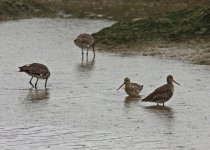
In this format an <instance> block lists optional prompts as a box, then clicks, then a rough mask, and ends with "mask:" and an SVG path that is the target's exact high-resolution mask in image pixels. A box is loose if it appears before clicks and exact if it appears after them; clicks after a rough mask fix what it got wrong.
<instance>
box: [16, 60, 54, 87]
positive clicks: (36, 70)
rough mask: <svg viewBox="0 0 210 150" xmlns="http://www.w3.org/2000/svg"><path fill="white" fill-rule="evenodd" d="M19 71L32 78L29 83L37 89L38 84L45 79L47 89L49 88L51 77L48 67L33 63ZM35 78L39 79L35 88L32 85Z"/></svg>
mask: <svg viewBox="0 0 210 150" xmlns="http://www.w3.org/2000/svg"><path fill="white" fill-rule="evenodd" d="M19 69H20V71H19V72H25V73H27V74H28V75H30V76H31V80H30V81H29V83H30V84H31V85H32V86H33V87H35V89H36V88H37V82H38V80H39V79H45V89H46V88H47V87H46V86H47V80H48V78H49V77H50V71H49V69H48V68H47V66H45V65H43V64H40V63H33V64H28V65H24V66H22V67H19ZM33 77H35V78H37V80H36V83H35V86H34V85H33V84H32V83H31V81H32V79H33Z"/></svg>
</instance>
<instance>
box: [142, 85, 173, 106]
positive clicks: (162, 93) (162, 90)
mask: <svg viewBox="0 0 210 150" xmlns="http://www.w3.org/2000/svg"><path fill="white" fill-rule="evenodd" d="M172 95H173V92H172V90H171V88H170V87H168V85H167V84H165V85H163V86H161V87H159V88H157V89H156V90H155V91H153V92H152V93H151V94H149V95H148V96H147V97H145V98H144V99H142V101H151V102H155V101H159V100H165V99H169V98H171V96H172Z"/></svg>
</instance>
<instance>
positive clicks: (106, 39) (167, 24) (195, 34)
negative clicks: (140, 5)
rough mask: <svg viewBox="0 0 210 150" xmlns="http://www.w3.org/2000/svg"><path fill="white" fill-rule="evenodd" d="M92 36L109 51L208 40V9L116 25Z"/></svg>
mask: <svg viewBox="0 0 210 150" xmlns="http://www.w3.org/2000/svg"><path fill="white" fill-rule="evenodd" d="M93 35H94V37H95V38H96V40H97V44H98V45H100V46H101V47H109V48H111V49H114V48H118V47H122V46H126V47H128V46H131V47H135V46H136V45H142V44H150V43H156V42H157V43H158V42H160V41H161V42H167V43H168V42H182V41H185V40H189V39H192V38H207V37H209V36H210V7H193V8H189V9H185V10H181V11H177V12H170V13H165V14H163V15H156V16H154V17H147V18H145V19H142V20H137V21H127V22H119V23H115V24H114V25H112V26H111V27H107V28H104V29H102V30H101V31H99V32H98V33H95V34H93Z"/></svg>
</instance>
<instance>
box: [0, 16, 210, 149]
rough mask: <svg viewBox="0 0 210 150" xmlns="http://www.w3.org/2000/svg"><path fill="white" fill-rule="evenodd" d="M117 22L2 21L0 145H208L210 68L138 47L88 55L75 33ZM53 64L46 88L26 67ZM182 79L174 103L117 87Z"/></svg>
mask: <svg viewBox="0 0 210 150" xmlns="http://www.w3.org/2000/svg"><path fill="white" fill-rule="evenodd" d="M111 23H112V22H109V21H100V20H77V19H69V20H62V19H54V20H52V19H29V20H19V21H8V22H4V23H1V24H0V45H1V48H0V52H1V56H0V63H1V66H0V72H1V73H0V83H1V88H0V89H1V90H0V104H1V105H0V149H1V150H4V149H5V150H6V149H13V150H15V149H22V150H24V149H26V150H27V149H36V150H37V149H42V150H43V149H53V150H57V149H63V150H69V149H91V150H94V149H96V150H98V149H126V150H127V149H132V150H134V149H144V150H145V149H161V150H162V149H167V150H169V149H170V150H174V149H176V150H177V149H178V150H179V149H184V150H186V149H189V150H191V149H193V150H195V149H208V148H209V147H210V143H209V141H210V126H209V124H210V118H209V114H210V109H209V107H210V101H209V97H210V93H209V91H210V86H209V83H210V78H209V74H210V67H209V66H199V65H192V64H187V63H182V62H178V61H171V60H165V59H156V58H152V57H143V56H138V55H132V54H112V53H105V52H98V51H97V52H96V59H95V60H92V53H91V51H90V53H89V59H88V60H87V59H86V56H85V57H84V60H83V61H82V60H81V50H80V49H79V48H78V47H76V46H75V45H74V43H73V42H72V41H73V39H74V38H75V37H76V36H77V35H78V34H79V33H81V32H90V33H92V32H96V31H97V30H99V29H101V28H103V27H105V26H108V25H111ZM32 62H40V63H43V64H46V65H47V66H48V67H49V69H50V71H51V77H50V78H49V80H48V85H47V86H48V89H47V90H44V80H42V81H41V80H40V81H39V83H38V90H34V89H31V86H30V84H29V83H28V82H29V80H30V77H29V76H28V75H27V74H25V73H18V72H17V71H18V66H21V65H24V64H28V63H32ZM168 74H172V75H173V76H174V78H175V80H176V81H177V82H179V83H180V84H181V86H176V85H175V93H174V96H173V97H172V99H171V100H170V101H169V102H167V103H166V107H157V106H156V104H153V103H143V102H141V101H140V100H139V99H132V98H129V97H126V94H125V92H124V91H123V89H121V90H119V91H116V89H117V88H118V87H119V85H120V84H121V83H122V82H123V79H124V78H125V77H130V78H131V81H133V82H137V83H141V84H144V88H143V91H142V93H141V96H142V97H144V96H146V95H147V94H148V93H149V92H151V91H153V89H154V88H156V87H158V86H160V85H162V84H165V80H166V79H165V78H166V76H167V75H168Z"/></svg>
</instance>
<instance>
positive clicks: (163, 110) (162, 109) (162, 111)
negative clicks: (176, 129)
mask: <svg viewBox="0 0 210 150" xmlns="http://www.w3.org/2000/svg"><path fill="white" fill-rule="evenodd" d="M145 109H146V110H149V111H150V112H152V113H154V114H155V115H158V116H159V117H160V118H161V117H166V118H174V111H173V109H172V108H171V107H169V106H161V105H159V106H157V105H155V106H146V107H145Z"/></svg>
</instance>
